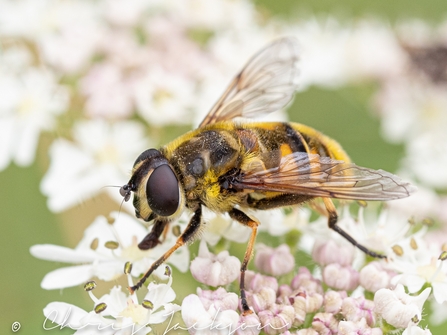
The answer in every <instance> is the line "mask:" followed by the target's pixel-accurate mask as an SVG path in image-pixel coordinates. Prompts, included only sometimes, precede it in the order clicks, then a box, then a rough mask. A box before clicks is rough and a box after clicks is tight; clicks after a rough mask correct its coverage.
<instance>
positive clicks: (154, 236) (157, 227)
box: [138, 219, 168, 250]
mask: <svg viewBox="0 0 447 335" xmlns="http://www.w3.org/2000/svg"><path fill="white" fill-rule="evenodd" d="M167 228H168V221H166V220H160V219H155V221H154V224H153V226H152V229H151V232H150V233H149V234H147V235H146V237H145V238H143V240H142V241H141V242H140V243H139V244H138V248H140V250H149V249H152V248H154V247H155V246H156V245H157V244H160V243H161V242H160V236H161V234H163V231H164V230H165V229H167Z"/></svg>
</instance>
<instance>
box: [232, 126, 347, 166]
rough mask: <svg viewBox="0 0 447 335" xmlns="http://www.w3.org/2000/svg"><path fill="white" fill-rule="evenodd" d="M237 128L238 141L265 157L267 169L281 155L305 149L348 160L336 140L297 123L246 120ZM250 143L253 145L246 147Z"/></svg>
mask: <svg viewBox="0 0 447 335" xmlns="http://www.w3.org/2000/svg"><path fill="white" fill-rule="evenodd" d="M238 131H239V134H240V137H241V138H242V143H244V144H245V143H249V145H245V147H246V149H247V150H253V151H257V152H258V154H259V155H260V157H262V158H263V159H264V160H265V165H266V166H265V168H267V169H268V168H272V167H276V166H278V165H279V161H280V159H281V158H282V157H285V156H287V155H289V154H291V153H294V152H306V153H308V154H317V155H320V156H321V157H330V158H332V159H336V160H341V161H344V162H350V159H349V156H348V155H347V154H346V152H345V151H344V150H343V149H342V148H341V146H340V144H338V142H336V141H335V140H333V139H331V138H329V137H327V136H325V135H323V134H322V133H320V132H318V131H317V130H315V129H313V128H311V127H308V126H305V125H302V124H299V123H286V122H283V123H280V122H259V123H249V124H245V125H243V126H241V129H240V130H238ZM244 138H246V139H245V140H244ZM253 143H256V145H253ZM250 145H252V146H253V147H254V148H250Z"/></svg>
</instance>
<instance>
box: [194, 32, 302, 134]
mask: <svg viewBox="0 0 447 335" xmlns="http://www.w3.org/2000/svg"><path fill="white" fill-rule="evenodd" d="M298 58H299V57H298V42H297V41H296V40H295V39H293V38H282V39H279V40H277V41H275V42H273V43H271V44H270V45H268V46H267V47H266V48H264V49H262V50H261V51H259V52H258V53H257V54H256V55H255V56H254V57H253V58H252V59H251V60H250V61H249V62H248V63H247V65H246V66H245V67H244V69H243V70H242V71H241V72H240V73H239V74H238V75H237V76H236V77H235V78H234V79H233V81H232V82H231V84H230V85H229V86H228V88H227V90H226V91H225V93H224V94H223V95H222V97H221V98H220V99H219V101H217V103H216V104H215V105H214V106H213V108H212V109H211V111H210V112H209V113H208V114H207V116H206V117H205V118H204V119H203V121H202V123H201V124H200V126H199V127H203V126H205V125H208V124H211V123H215V122H218V121H223V120H230V119H233V118H235V117H238V116H242V117H256V116H260V115H263V114H268V113H271V112H274V111H277V110H279V109H281V108H282V107H284V106H285V105H287V103H289V102H290V101H291V100H292V97H293V94H294V92H295V90H296V88H297V77H298V74H299V73H298V68H297V62H298Z"/></svg>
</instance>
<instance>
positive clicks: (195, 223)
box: [128, 205, 202, 294]
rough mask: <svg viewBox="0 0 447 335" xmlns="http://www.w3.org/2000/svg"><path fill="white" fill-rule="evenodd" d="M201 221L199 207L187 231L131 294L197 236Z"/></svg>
mask: <svg viewBox="0 0 447 335" xmlns="http://www.w3.org/2000/svg"><path fill="white" fill-rule="evenodd" d="M201 219H202V207H201V206H200V205H199V207H198V208H197V209H196V211H195V212H194V215H193V217H192V218H191V220H190V221H189V224H188V226H187V227H186V229H185V231H184V232H183V234H182V235H180V236H179V238H178V239H177V242H175V245H174V246H173V247H172V248H170V249H169V250H168V251H166V252H165V253H164V255H163V256H161V257H160V258H159V259H158V260H156V261H155V262H154V263H153V264H152V265H151V267H150V268H149V270H147V271H146V273H145V274H144V276H143V277H141V279H140V280H139V281H138V282H137V283H136V284H135V285H134V286H132V287H129V288H128V289H129V291H130V293H131V294H132V293H134V292H135V291H136V290H138V289H139V288H140V287H141V286H143V284H144V282H145V281H146V279H147V278H148V277H149V276H150V275H151V274H152V272H154V271H155V270H156V269H157V268H158V267H159V266H160V265H161V264H163V263H164V262H165V261H166V260H167V259H168V258H169V256H171V254H172V253H173V252H174V251H176V250H177V249H178V248H180V247H181V246H183V245H185V244H186V243H188V242H189V241H191V240H192V239H193V238H194V236H195V234H196V233H197V231H198V230H199V228H200V223H201Z"/></svg>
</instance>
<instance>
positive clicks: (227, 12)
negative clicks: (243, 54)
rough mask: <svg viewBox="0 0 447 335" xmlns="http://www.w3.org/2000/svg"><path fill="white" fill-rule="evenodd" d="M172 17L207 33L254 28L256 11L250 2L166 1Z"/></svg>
mask: <svg viewBox="0 0 447 335" xmlns="http://www.w3.org/2000/svg"><path fill="white" fill-rule="evenodd" d="M166 2H167V3H168V6H169V9H170V11H171V12H172V15H173V16H174V17H175V18H176V20H179V21H180V22H181V23H182V24H184V25H185V26H187V27H189V28H196V29H203V30H208V31H220V32H222V31H224V30H228V29H232V30H243V29H249V28H252V27H253V26H256V20H257V11H256V9H255V7H254V5H253V3H252V2H251V1H247V0H240V1H228V0H215V1H213V2H212V3H211V2H210V1H207V0H189V1H172V0H171V1H166Z"/></svg>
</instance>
